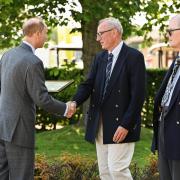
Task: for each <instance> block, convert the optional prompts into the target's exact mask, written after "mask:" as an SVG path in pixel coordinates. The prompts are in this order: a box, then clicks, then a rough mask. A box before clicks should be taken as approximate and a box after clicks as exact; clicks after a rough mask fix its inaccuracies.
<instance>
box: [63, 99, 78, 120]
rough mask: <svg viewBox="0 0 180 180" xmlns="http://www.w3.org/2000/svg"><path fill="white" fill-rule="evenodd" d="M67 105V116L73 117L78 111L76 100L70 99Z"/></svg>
mask: <svg viewBox="0 0 180 180" xmlns="http://www.w3.org/2000/svg"><path fill="white" fill-rule="evenodd" d="M66 105H67V112H66V114H65V116H66V117H67V118H71V117H72V116H73V114H74V113H75V112H76V106H77V104H76V102H75V101H68V102H67V103H66Z"/></svg>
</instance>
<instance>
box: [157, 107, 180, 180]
mask: <svg viewBox="0 0 180 180" xmlns="http://www.w3.org/2000/svg"><path fill="white" fill-rule="evenodd" d="M166 110H167V108H166V107H165V108H164V109H163V111H162V113H161V117H160V119H159V121H160V122H159V134H158V135H159V141H158V145H159V150H158V161H159V173H160V180H180V161H179V160H170V159H168V158H167V157H166V156H165V147H164V116H165V115H166Z"/></svg>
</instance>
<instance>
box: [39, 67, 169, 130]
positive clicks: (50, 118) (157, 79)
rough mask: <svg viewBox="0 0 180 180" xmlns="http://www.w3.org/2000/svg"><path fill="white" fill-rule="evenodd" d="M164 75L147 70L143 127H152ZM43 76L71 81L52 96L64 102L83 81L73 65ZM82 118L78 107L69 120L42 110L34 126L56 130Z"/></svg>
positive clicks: (164, 71)
mask: <svg viewBox="0 0 180 180" xmlns="http://www.w3.org/2000/svg"><path fill="white" fill-rule="evenodd" d="M165 73H166V70H165V69H148V70H147V78H146V79H147V81H146V83H147V84H146V98H145V103H144V106H143V110H142V125H143V126H144V127H152V113H153V103H154V96H155V93H156V92H157V89H158V88H159V87H160V84H161V82H162V79H163V77H164V75H165ZM45 76H46V79H47V80H70V79H73V80H74V83H73V84H72V85H70V86H69V87H68V88H66V89H65V90H64V91H62V92H60V93H53V94H52V95H53V96H54V97H55V98H57V99H59V100H61V101H64V102H67V101H68V100H70V99H71V98H72V96H73V94H74V93H75V92H76V89H77V87H78V85H79V84H80V82H81V81H83V79H84V76H83V70H79V69H75V68H74V66H73V65H69V64H66V65H65V66H64V68H63V69H58V68H51V69H46V70H45ZM81 117H82V107H80V108H79V109H78V111H77V113H76V114H75V115H74V116H73V117H72V118H71V119H70V120H67V119H66V118H62V117H57V116H54V115H52V114H49V113H47V112H45V111H43V110H42V109H40V108H38V110H37V118H36V119H37V121H36V124H37V125H40V127H41V129H42V130H45V127H47V126H49V127H50V128H52V129H56V125H57V123H61V124H62V125H65V124H71V123H76V122H77V121H79V120H80V118H81Z"/></svg>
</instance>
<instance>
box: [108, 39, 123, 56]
mask: <svg viewBox="0 0 180 180" xmlns="http://www.w3.org/2000/svg"><path fill="white" fill-rule="evenodd" d="M122 46H123V41H121V42H120V43H119V44H118V45H117V46H116V47H115V48H114V49H113V50H112V52H109V53H112V54H113V56H114V57H116V56H118V55H119V52H120V51H121V49H122Z"/></svg>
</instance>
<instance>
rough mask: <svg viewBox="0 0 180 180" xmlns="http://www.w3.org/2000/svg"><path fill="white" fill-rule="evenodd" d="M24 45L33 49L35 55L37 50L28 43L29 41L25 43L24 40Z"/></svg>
mask: <svg viewBox="0 0 180 180" xmlns="http://www.w3.org/2000/svg"><path fill="white" fill-rule="evenodd" d="M23 43H24V44H26V45H28V46H29V47H30V48H31V49H32V52H33V54H35V48H34V47H33V46H32V45H31V44H30V43H28V42H27V41H24V40H23Z"/></svg>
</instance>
